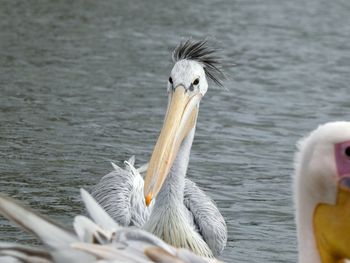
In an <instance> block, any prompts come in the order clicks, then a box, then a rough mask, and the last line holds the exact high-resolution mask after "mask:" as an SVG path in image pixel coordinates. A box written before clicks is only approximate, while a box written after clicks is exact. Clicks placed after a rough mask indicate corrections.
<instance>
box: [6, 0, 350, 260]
mask: <svg viewBox="0 0 350 263" xmlns="http://www.w3.org/2000/svg"><path fill="white" fill-rule="evenodd" d="M349 13H350V2H349V1H347V0H336V1H326V0H310V1H302V0H296V1H280V0H266V1H265V0H264V1H257V0H256V1H250V0H236V1H228V0H227V1H220V0H217V1H210V0H207V1H198V3H197V4H194V3H190V2H189V1H184V0H181V1H176V2H175V1H141V0H139V1H103V2H102V1H92V0H88V1H82V0H78V1H48V0H47V1H10V0H9V1H1V3H0V72H1V74H0V123H1V126H0V176H1V177H0V191H1V192H4V193H7V194H9V195H11V196H14V197H16V198H19V199H21V200H24V201H25V202H26V203H27V204H29V205H31V206H32V207H34V208H36V209H38V210H39V211H41V212H43V213H45V214H48V215H50V216H51V217H53V218H55V219H57V220H59V221H61V222H63V223H65V224H67V225H69V224H70V223H71V220H72V218H73V216H74V215H75V214H76V213H79V212H80V211H81V203H80V200H79V192H78V188H79V187H85V188H87V189H89V187H90V186H91V185H93V184H95V183H96V182H97V181H98V180H99V178H100V177H101V176H102V175H104V174H106V173H107V172H108V171H110V170H111V167H110V165H109V160H114V161H116V162H117V163H120V161H122V160H124V159H126V158H128V157H129V156H130V155H132V154H136V157H137V160H138V161H139V162H138V163H144V162H146V161H148V159H149V156H150V153H151V150H152V147H153V144H154V142H155V140H156V137H157V135H158V133H159V129H160V127H161V124H162V120H163V115H164V110H165V106H166V102H167V98H166V91H165V88H166V81H167V78H168V74H169V72H170V69H171V67H172V63H171V61H170V51H171V50H172V49H173V48H174V46H175V45H176V44H177V43H178V42H179V40H181V39H182V38H184V37H189V36H193V37H194V38H203V37H205V36H208V35H209V36H211V37H212V38H214V39H216V40H217V41H218V42H219V46H220V47H221V48H222V49H223V50H224V54H225V56H226V57H227V59H228V61H232V62H233V63H236V64H237V66H236V67H235V68H233V69H231V70H229V73H230V75H231V79H230V80H229V81H227V82H226V88H227V90H224V89H218V88H213V87H210V89H209V91H208V93H207V95H206V96H205V98H204V99H203V100H202V103H201V109H200V115H199V120H198V128H197V134H196V137H195V142H194V146H193V150H192V159H191V163H190V169H189V177H190V178H192V179H193V180H194V181H196V182H197V183H198V185H200V186H201V187H202V188H203V189H204V190H205V191H206V192H207V193H208V194H209V195H210V196H211V197H212V198H214V199H215V200H216V202H217V204H218V206H219V207H220V210H221V211H222V213H223V214H224V217H225V218H226V221H227V223H228V230H229V240H228V246H227V248H226V250H225V251H224V253H223V256H222V258H223V259H224V260H227V261H229V262H251V263H253V262H295V261H296V254H297V251H296V238H295V226H294V222H293V206H292V196H291V174H292V167H293V154H294V150H295V146H294V145H295V142H296V141H297V140H298V139H299V138H300V137H301V136H303V135H305V134H306V132H308V131H309V130H312V129H314V128H315V127H316V126H317V125H318V124H319V123H323V122H326V121H330V120H345V119H347V120H349V109H350V100H349V90H350V87H349V80H350V74H349V73H350V41H349V40H350V16H349ZM0 225H1V229H0V240H9V241H15V240H16V241H17V240H18V241H21V242H33V240H32V239H31V238H29V237H28V236H27V235H23V233H22V232H20V231H18V230H16V229H15V228H14V227H13V226H12V225H10V224H9V223H8V222H7V221H6V220H5V219H3V218H1V219H0Z"/></svg>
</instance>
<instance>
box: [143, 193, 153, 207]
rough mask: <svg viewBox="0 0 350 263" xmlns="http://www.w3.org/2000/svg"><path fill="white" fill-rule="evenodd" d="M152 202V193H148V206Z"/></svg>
mask: <svg viewBox="0 0 350 263" xmlns="http://www.w3.org/2000/svg"><path fill="white" fill-rule="evenodd" d="M151 202H152V194H148V195H147V196H146V197H145V203H146V206H149V205H150V203H151Z"/></svg>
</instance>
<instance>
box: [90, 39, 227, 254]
mask: <svg viewBox="0 0 350 263" xmlns="http://www.w3.org/2000/svg"><path fill="white" fill-rule="evenodd" d="M214 53H215V50H213V49H211V48H209V47H208V46H207V43H206V41H198V42H196V41H192V40H188V41H186V42H183V43H180V45H179V46H178V47H177V48H176V49H175V50H174V52H173V60H174V62H175V65H174V67H173V69H172V71H171V74H170V77H169V81H168V85H167V92H168V107H167V111H166V114H165V119H164V124H163V128H162V130H161V132H160V135H159V137H158V140H157V142H156V145H155V147H154V150H153V153H152V156H151V159H150V162H149V164H148V167H147V174H146V177H145V180H143V178H142V176H141V175H140V172H139V171H138V170H137V169H135V168H134V167H131V166H133V165H131V164H130V163H129V164H130V165H131V166H130V165H129V164H128V166H129V168H128V169H125V170H122V169H121V168H118V167H116V168H115V169H116V170H115V171H114V172H112V173H110V174H108V175H106V176H104V177H103V178H102V179H101V181H100V182H99V183H98V184H97V185H96V186H95V187H94V188H93V190H92V195H93V196H94V197H95V198H96V200H97V201H98V202H99V203H100V204H101V206H102V207H103V208H104V209H106V211H107V212H108V213H109V214H110V215H111V216H112V217H113V218H114V219H115V220H117V222H118V223H120V224H123V225H124V226H127V225H136V226H138V227H141V228H143V229H145V230H147V231H149V232H151V233H153V234H154V235H156V236H158V237H160V238H161V239H163V240H164V241H165V242H167V243H169V244H171V245H173V246H175V247H181V248H188V249H190V250H192V251H193V252H195V253H196V254H198V255H201V256H205V257H213V256H217V255H219V254H220V252H221V251H222V250H223V249H224V247H225V245H226V241H227V229H226V224H225V221H224V218H223V217H222V215H221V214H220V212H219V210H218V209H217V207H216V206H215V204H214V203H213V201H212V200H211V199H210V198H209V197H208V196H207V195H205V194H204V192H203V191H201V190H200V189H199V188H198V187H197V186H196V184H195V183H193V182H192V181H190V180H189V179H187V178H186V174H187V167H188V162H189V158H190V151H191V147H192V142H193V138H194V134H195V129H196V122H197V116H198V111H199V104H200V101H201V99H202V97H203V96H204V95H205V93H206V92H207V89H208V82H207V78H210V79H212V80H213V81H214V82H216V83H217V84H221V82H220V77H221V76H222V73H221V71H220V70H219V68H218V61H217V60H216V56H215V55H214Z"/></svg>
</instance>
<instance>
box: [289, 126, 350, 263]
mask: <svg viewBox="0 0 350 263" xmlns="http://www.w3.org/2000/svg"><path fill="white" fill-rule="evenodd" d="M298 149H299V152H298V153H297V154H296V158H295V160H296V161H295V176H294V196H295V198H294V201H295V207H296V224H297V234H298V249H299V263H321V262H322V263H336V262H337V263H339V262H343V260H346V259H350V247H349V244H350V122H332V123H327V124H324V125H322V126H319V128H317V129H316V130H315V131H313V132H311V134H310V135H309V136H308V137H306V138H305V139H303V140H301V141H300V142H299V144H298Z"/></svg>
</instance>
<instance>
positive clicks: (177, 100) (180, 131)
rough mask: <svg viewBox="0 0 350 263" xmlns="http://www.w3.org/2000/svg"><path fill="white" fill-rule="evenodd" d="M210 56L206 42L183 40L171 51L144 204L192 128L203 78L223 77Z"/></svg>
mask: <svg viewBox="0 0 350 263" xmlns="http://www.w3.org/2000/svg"><path fill="white" fill-rule="evenodd" d="M214 53H215V50H214V49H211V48H209V47H208V46H207V41H206V40H203V41H192V40H187V41H185V42H182V43H180V45H179V46H178V47H177V48H176V49H175V50H174V52H173V56H172V57H173V61H174V63H175V65H174V67H173V69H172V70H171V73H170V77H169V79H168V84H167V92H168V108H167V111H166V114H165V119H164V124H163V128H162V130H161V133H160V135H159V137H158V141H157V143H156V145H155V147H154V150H153V153H152V156H151V160H150V163H149V167H148V170H147V175H146V179H145V185H144V195H145V202H146V205H149V204H150V202H151V201H152V199H154V198H155V197H156V196H157V194H158V193H159V191H160V189H161V187H162V185H163V183H164V181H165V178H166V176H167V175H168V173H169V171H170V168H171V167H172V165H173V163H174V160H175V158H176V156H177V153H178V151H179V148H180V146H181V144H182V142H183V140H184V139H185V138H186V136H187V135H188V134H189V133H190V131H192V130H193V129H194V128H195V125H196V120H197V115H198V109H199V103H200V101H201V99H202V97H203V96H204V95H205V93H206V92H207V90H208V80H207V79H208V78H209V79H211V80H213V81H214V82H215V83H217V84H219V85H221V82H220V77H222V76H223V74H222V72H221V70H220V69H219V68H218V63H219V61H218V59H217V57H216V56H214Z"/></svg>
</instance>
